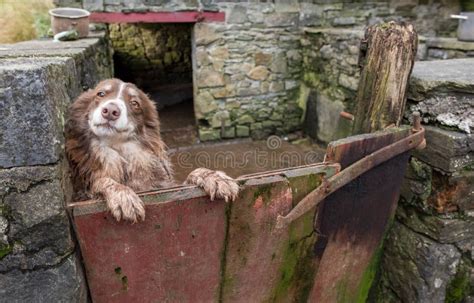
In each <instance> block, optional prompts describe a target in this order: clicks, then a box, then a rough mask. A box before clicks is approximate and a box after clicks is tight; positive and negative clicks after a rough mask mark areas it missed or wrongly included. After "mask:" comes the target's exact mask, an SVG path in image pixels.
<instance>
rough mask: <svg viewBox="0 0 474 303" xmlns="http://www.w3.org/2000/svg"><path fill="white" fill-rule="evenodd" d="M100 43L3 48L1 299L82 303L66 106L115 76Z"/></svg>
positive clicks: (82, 279)
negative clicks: (69, 208) (69, 205)
mask: <svg viewBox="0 0 474 303" xmlns="http://www.w3.org/2000/svg"><path fill="white" fill-rule="evenodd" d="M107 54H109V50H108V47H107V44H106V43H105V41H104V40H102V39H86V40H81V41H77V42H67V43H61V44H57V43H53V42H52V41H48V42H46V41H43V42H38V41H31V42H24V43H19V44H14V45H2V46H1V47H0V116H1V117H2V119H1V121H0V124H1V126H0V129H1V130H2V131H1V133H0V285H1V287H0V298H2V299H0V300H3V299H5V300H6V301H8V302H86V301H87V289H86V286H85V285H86V284H85V277H84V274H83V271H82V265H81V264H80V261H79V259H78V253H77V250H76V247H75V243H74V241H73V235H72V230H71V227H70V222H69V219H68V216H67V212H66V210H65V205H66V201H69V198H70V194H71V191H70V188H69V180H68V176H67V173H68V168H67V164H66V163H65V159H64V137H63V128H64V122H65V113H66V110H67V107H68V105H69V104H70V103H71V102H72V100H73V99H74V98H75V97H77V96H78V95H79V94H80V93H81V92H82V91H83V89H87V88H90V87H92V86H94V85H95V83H97V81H99V80H100V79H102V78H106V77H110V76H111V74H112V71H111V65H110V58H108V57H107Z"/></svg>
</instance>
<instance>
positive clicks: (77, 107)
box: [66, 89, 95, 136]
mask: <svg viewBox="0 0 474 303" xmlns="http://www.w3.org/2000/svg"><path fill="white" fill-rule="evenodd" d="M94 97H95V93H94V91H93V90H91V89H89V90H88V91H85V92H83V93H82V94H81V95H80V96H79V97H77V98H76V100H75V101H74V102H73V103H72V104H71V105H70V106H69V110H68V119H67V123H66V136H67V134H68V133H70V132H71V131H74V130H75V131H78V130H80V129H83V128H84V127H87V125H84V124H87V115H88V109H89V106H90V104H91V103H92V102H93V101H94Z"/></svg>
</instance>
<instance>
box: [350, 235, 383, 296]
mask: <svg viewBox="0 0 474 303" xmlns="http://www.w3.org/2000/svg"><path fill="white" fill-rule="evenodd" d="M382 252H383V249H382V244H381V245H380V246H379V247H378V248H377V250H376V251H375V252H374V255H373V256H372V259H371V260H370V263H369V265H368V266H367V268H366V269H365V271H364V274H363V275H362V279H361V280H360V283H359V291H358V293H357V297H356V300H355V301H354V302H360V303H363V302H366V301H367V298H368V296H369V292H370V289H371V288H372V285H373V283H374V281H375V277H376V275H377V270H378V268H379V266H380V260H381V258H382Z"/></svg>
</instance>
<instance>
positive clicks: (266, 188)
mask: <svg viewBox="0 0 474 303" xmlns="http://www.w3.org/2000/svg"><path fill="white" fill-rule="evenodd" d="M272 187H273V185H272V184H268V185H262V186H259V187H258V189H257V190H255V192H254V194H253V201H252V202H251V203H252V205H253V203H254V202H255V200H257V199H258V197H262V199H263V203H265V205H267V204H268V203H270V202H271V196H272Z"/></svg>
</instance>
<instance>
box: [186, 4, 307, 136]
mask: <svg viewBox="0 0 474 303" xmlns="http://www.w3.org/2000/svg"><path fill="white" fill-rule="evenodd" d="M222 7H223V6H222ZM226 9H228V11H229V13H228V15H227V22H226V23H212V24H211V23H201V24H197V25H196V26H195V28H194V39H195V47H196V48H195V58H194V59H195V81H194V83H195V112H196V117H197V119H198V121H199V124H200V129H199V131H200V137H201V139H202V140H208V139H218V138H219V137H220V136H221V131H220V128H221V125H222V124H224V125H225V131H224V133H223V134H222V137H224V138H226V137H235V136H237V137H248V136H249V135H250V136H252V137H254V138H263V137H265V136H268V135H269V134H272V133H277V134H283V133H288V132H291V131H293V130H295V129H296V128H298V127H300V125H301V119H302V114H303V109H302V107H301V105H300V104H298V102H299V100H298V92H299V85H300V81H299V80H300V75H301V59H302V57H301V47H300V35H299V31H298V27H297V23H298V17H299V15H298V13H291V12H285V13H277V12H276V11H275V7H274V6H273V5H271V4H270V5H264V4H259V5H250V4H249V5H246V6H242V5H240V4H236V5H232V4H229V5H228V6H226Z"/></svg>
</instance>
